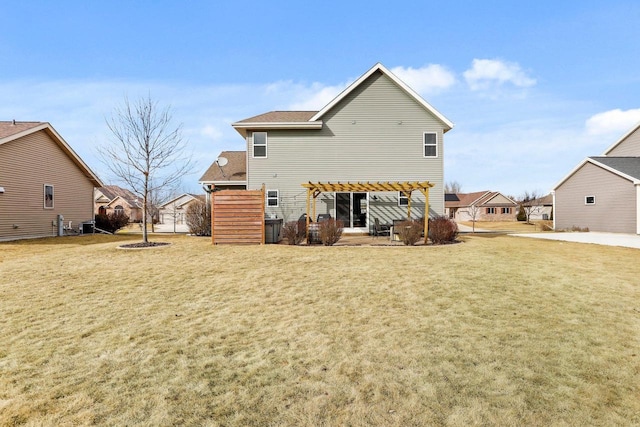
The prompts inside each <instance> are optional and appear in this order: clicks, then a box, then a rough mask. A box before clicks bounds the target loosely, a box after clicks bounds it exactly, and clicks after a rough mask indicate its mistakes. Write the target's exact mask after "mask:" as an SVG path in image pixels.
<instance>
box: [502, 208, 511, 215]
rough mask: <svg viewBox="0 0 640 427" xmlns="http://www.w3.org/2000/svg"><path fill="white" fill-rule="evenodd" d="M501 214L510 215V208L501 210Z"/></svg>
mask: <svg viewBox="0 0 640 427" xmlns="http://www.w3.org/2000/svg"><path fill="white" fill-rule="evenodd" d="M502 213H503V214H510V213H511V208H502Z"/></svg>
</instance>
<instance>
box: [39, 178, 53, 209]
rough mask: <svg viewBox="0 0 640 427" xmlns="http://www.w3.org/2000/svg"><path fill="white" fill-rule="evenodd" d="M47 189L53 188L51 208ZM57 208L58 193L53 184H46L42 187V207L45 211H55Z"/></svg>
mask: <svg viewBox="0 0 640 427" xmlns="http://www.w3.org/2000/svg"><path fill="white" fill-rule="evenodd" d="M47 187H51V206H47ZM55 206H56V191H55V189H54V188H53V184H44V185H43V186H42V207H43V208H44V209H55Z"/></svg>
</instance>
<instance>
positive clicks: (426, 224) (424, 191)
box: [420, 187, 429, 245]
mask: <svg viewBox="0 0 640 427" xmlns="http://www.w3.org/2000/svg"><path fill="white" fill-rule="evenodd" d="M420 191H422V194H424V244H425V245H426V244H427V239H428V238H429V187H426V188H421V189H420Z"/></svg>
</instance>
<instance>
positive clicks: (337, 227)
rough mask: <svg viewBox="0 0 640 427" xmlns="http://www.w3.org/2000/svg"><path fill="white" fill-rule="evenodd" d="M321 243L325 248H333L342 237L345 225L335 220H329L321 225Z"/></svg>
mask: <svg viewBox="0 0 640 427" xmlns="http://www.w3.org/2000/svg"><path fill="white" fill-rule="evenodd" d="M318 227H319V231H318V232H319V234H320V241H321V242H322V244H323V245H325V246H333V245H335V244H336V243H338V240H340V237H342V230H343V228H344V227H343V224H342V221H338V220H335V219H333V218H331V219H327V220H325V221H322V222H320V223H319V226H318Z"/></svg>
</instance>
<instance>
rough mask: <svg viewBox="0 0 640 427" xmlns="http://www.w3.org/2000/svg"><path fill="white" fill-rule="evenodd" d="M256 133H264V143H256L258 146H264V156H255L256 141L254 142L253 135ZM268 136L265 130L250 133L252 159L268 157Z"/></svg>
mask: <svg viewBox="0 0 640 427" xmlns="http://www.w3.org/2000/svg"><path fill="white" fill-rule="evenodd" d="M258 133H261V134H262V133H263V134H264V144H258V147H262V146H264V156H256V150H255V147H256V143H255V135H256V134H258ZM268 139H269V136H268V135H267V132H253V133H252V134H251V158H253V159H266V158H267V157H268V154H269V148H268V147H269V143H268V142H269V141H268Z"/></svg>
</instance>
